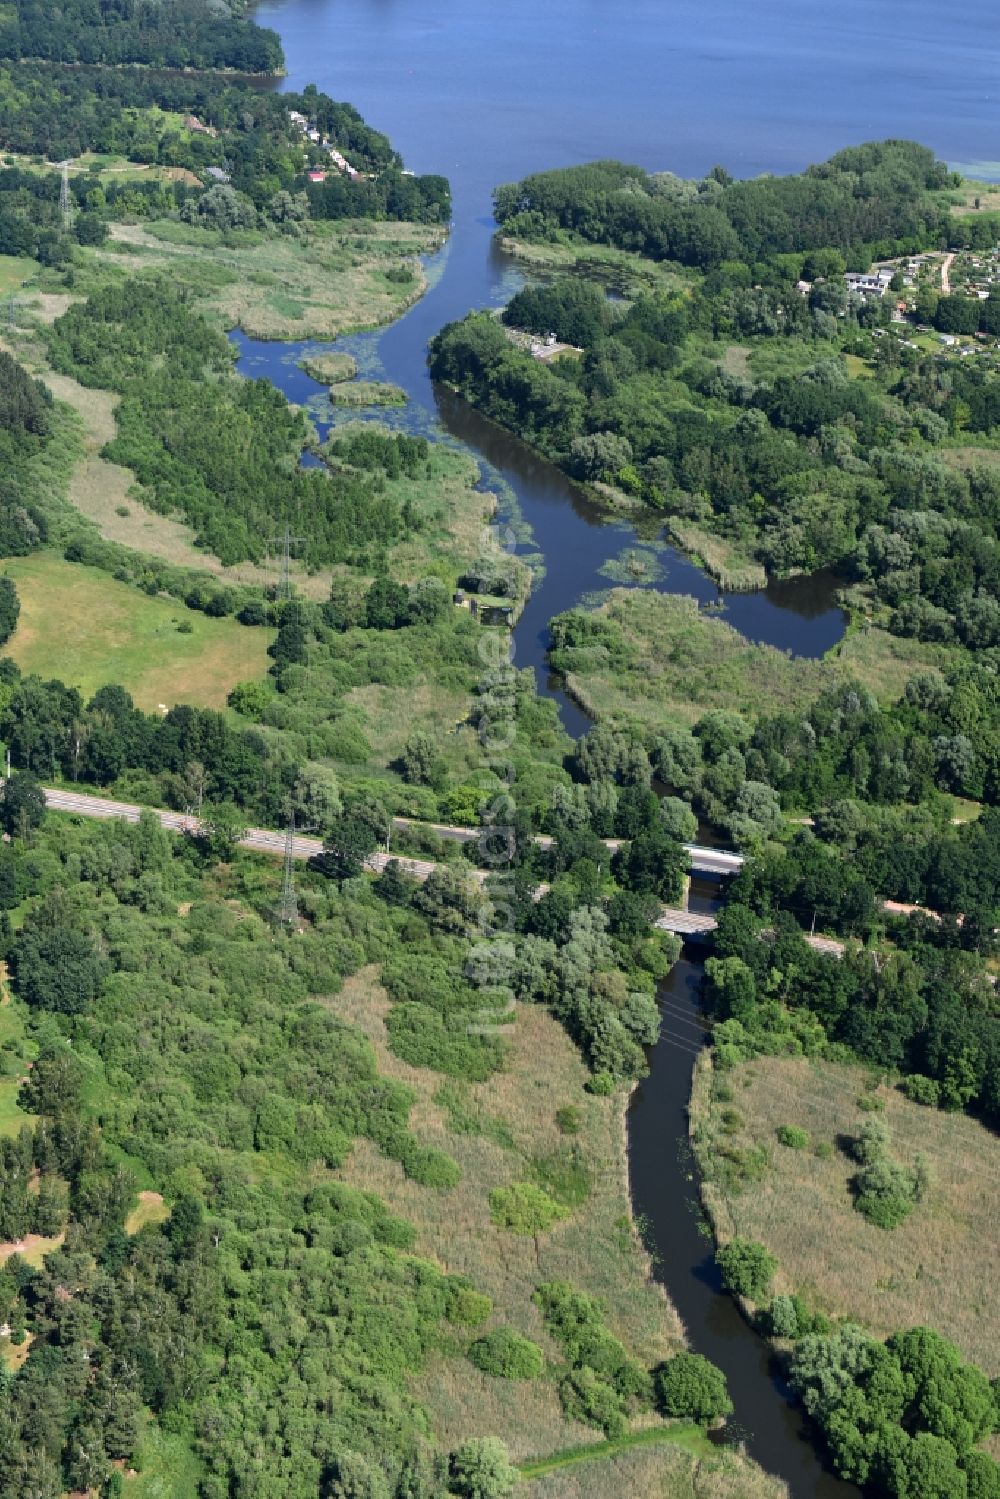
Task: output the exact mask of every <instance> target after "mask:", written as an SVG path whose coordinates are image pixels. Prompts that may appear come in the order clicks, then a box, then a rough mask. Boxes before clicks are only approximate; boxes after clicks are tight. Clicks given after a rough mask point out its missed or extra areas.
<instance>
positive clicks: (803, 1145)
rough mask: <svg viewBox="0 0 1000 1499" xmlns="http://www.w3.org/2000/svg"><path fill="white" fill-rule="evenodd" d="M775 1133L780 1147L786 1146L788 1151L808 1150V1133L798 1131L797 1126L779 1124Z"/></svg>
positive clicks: (802, 1130) (801, 1130)
mask: <svg viewBox="0 0 1000 1499" xmlns="http://www.w3.org/2000/svg"><path fill="white" fill-rule="evenodd" d="M775 1133H776V1134H777V1136H778V1141H779V1143H780V1144H781V1145H787V1146H788V1148H789V1150H807V1149H808V1148H809V1133H808V1131H807V1130H804V1129H800V1128H799V1126H798V1125H797V1124H779V1125H778V1128H777V1130H776V1131H775Z"/></svg>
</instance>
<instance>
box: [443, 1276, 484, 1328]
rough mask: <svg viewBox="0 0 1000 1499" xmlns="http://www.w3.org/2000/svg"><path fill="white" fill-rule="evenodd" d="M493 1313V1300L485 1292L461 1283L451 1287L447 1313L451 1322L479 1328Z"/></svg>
mask: <svg viewBox="0 0 1000 1499" xmlns="http://www.w3.org/2000/svg"><path fill="white" fill-rule="evenodd" d="M492 1312H493V1302H492V1299H491V1298H490V1297H489V1296H487V1295H486V1294H485V1292H483V1291H476V1290H474V1289H473V1287H472V1286H467V1285H462V1284H461V1282H459V1283H458V1284H456V1285H452V1286H451V1288H450V1291H449V1296H448V1309H447V1312H446V1313H445V1315H446V1316H447V1318H448V1321H449V1322H457V1323H460V1324H461V1325H462V1326H463V1327H479V1326H480V1324H481V1323H483V1322H485V1321H486V1318H487V1317H489V1316H490V1315H491V1314H492Z"/></svg>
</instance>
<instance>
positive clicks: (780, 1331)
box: [767, 1296, 799, 1338]
mask: <svg viewBox="0 0 1000 1499" xmlns="http://www.w3.org/2000/svg"><path fill="white" fill-rule="evenodd" d="M767 1326H768V1331H769V1332H770V1335H771V1337H772V1338H797V1337H798V1335H799V1314H798V1310H797V1308H796V1305H795V1300H794V1297H792V1296H775V1297H774V1299H773V1300H772V1302H771V1305H770V1307H769V1308H768V1313H767Z"/></svg>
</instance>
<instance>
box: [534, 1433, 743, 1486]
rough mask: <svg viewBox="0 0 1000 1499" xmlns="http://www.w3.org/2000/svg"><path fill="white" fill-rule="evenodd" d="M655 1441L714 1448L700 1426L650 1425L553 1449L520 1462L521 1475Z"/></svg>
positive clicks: (538, 1474)
mask: <svg viewBox="0 0 1000 1499" xmlns="http://www.w3.org/2000/svg"><path fill="white" fill-rule="evenodd" d="M659 1442H674V1443H676V1445H677V1446H679V1447H686V1448H687V1450H688V1451H689V1452H694V1453H696V1454H697V1455H698V1456H699V1457H704V1456H707V1455H708V1454H709V1453H711V1452H713V1451H714V1450H715V1449H714V1448H713V1446H712V1443H711V1442H710V1441H709V1439H708V1437H707V1436H706V1434H705V1432H704V1431H703V1429H702V1428H701V1427H700V1426H680V1425H678V1426H652V1427H649V1428H648V1429H647V1430H645V1431H631V1432H629V1433H628V1434H627V1435H626V1436H623V1437H617V1438H614V1439H612V1440H610V1441H607V1442H597V1443H595V1444H594V1445H593V1446H591V1447H568V1448H567V1449H566V1450H565V1452H553V1453H552V1455H551V1456H550V1457H544V1458H541V1459H539V1461H537V1462H527V1463H522V1464H521V1476H522V1478H542V1477H543V1476H544V1475H545V1474H546V1473H554V1472H556V1471H557V1469H559V1468H571V1467H573V1466H574V1465H575V1464H576V1463H589V1462H594V1461H595V1460H597V1459H599V1458H605V1457H615V1456H617V1454H618V1453H619V1452H627V1451H628V1450H629V1449H630V1448H632V1447H655V1446H656V1445H657V1444H658V1443H659Z"/></svg>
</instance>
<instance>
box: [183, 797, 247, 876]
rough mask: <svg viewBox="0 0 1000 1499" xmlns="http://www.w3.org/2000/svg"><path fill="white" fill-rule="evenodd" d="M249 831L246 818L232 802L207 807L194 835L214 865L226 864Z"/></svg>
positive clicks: (200, 847) (202, 850)
mask: <svg viewBox="0 0 1000 1499" xmlns="http://www.w3.org/2000/svg"><path fill="white" fill-rule="evenodd" d="M246 830H247V825H246V818H245V817H244V816H243V814H242V812H241V811H240V809H239V807H237V806H235V805H234V804H233V803H232V802H219V803H218V805H216V806H214V807H206V808H205V809H204V811H203V813H202V817H201V821H200V823H199V824H198V827H197V829H196V831H195V833H194V835H193V836H194V839H195V842H196V843H197V845H198V848H199V849H200V851H201V853H202V855H203V857H204V858H205V859H207V860H208V861H209V863H212V864H225V863H227V862H228V861H229V860H230V859H231V858H232V857H233V850H234V849H235V848H236V846H237V845H238V844H239V843H240V842H241V840H242V838H243V835H244V834H245V832H246Z"/></svg>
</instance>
